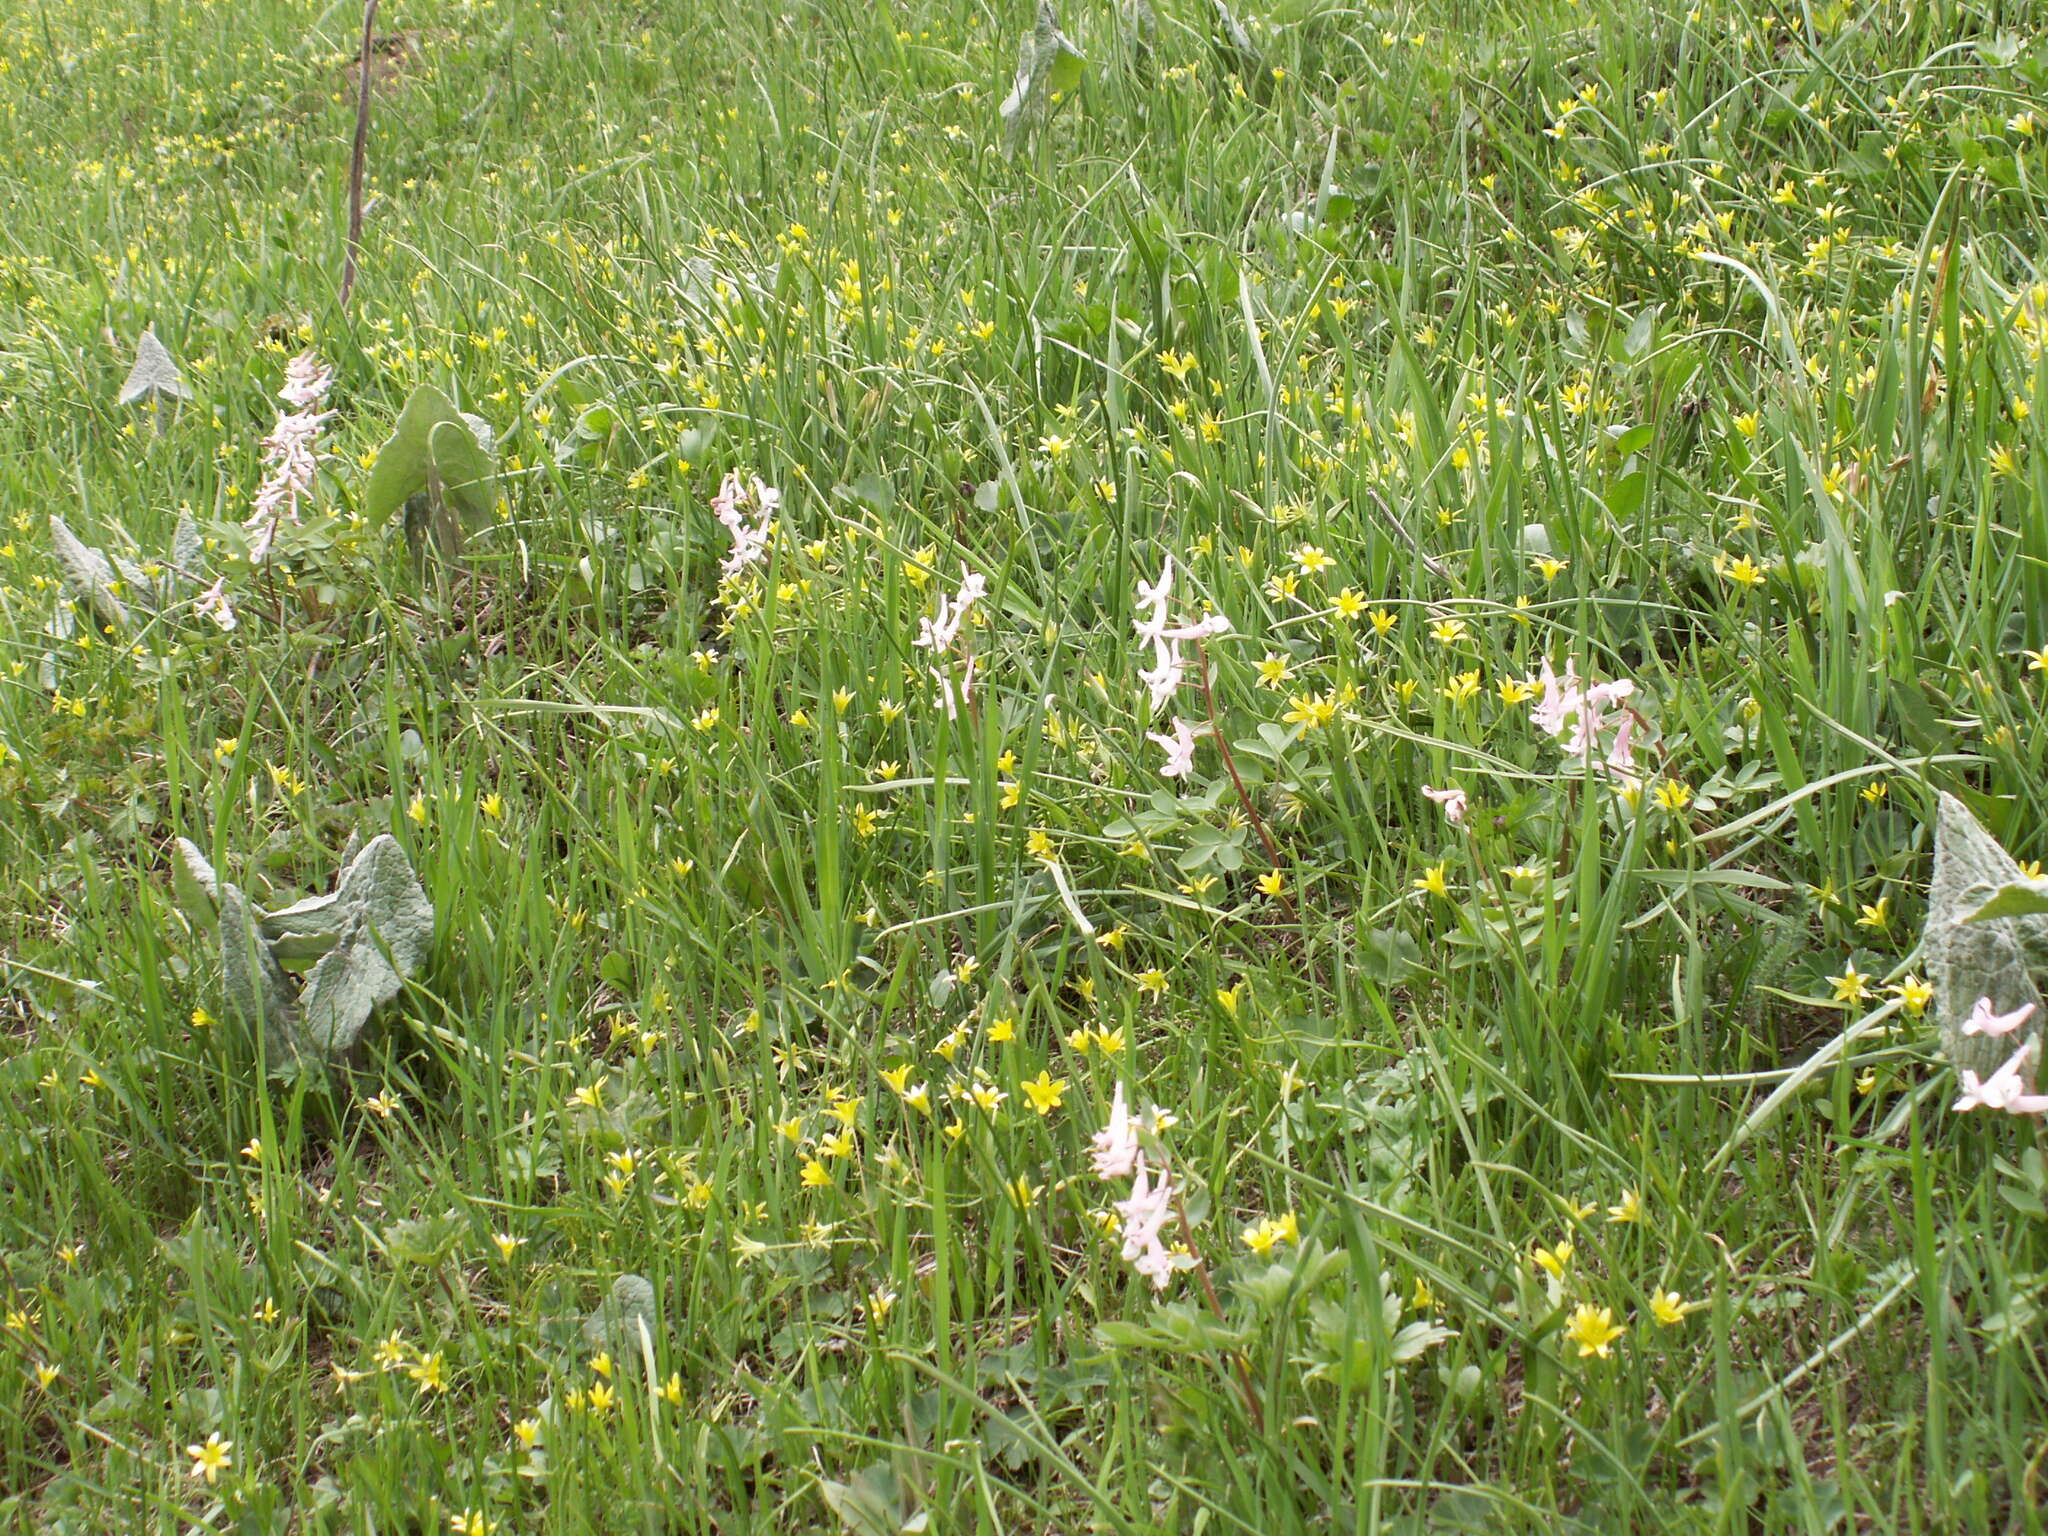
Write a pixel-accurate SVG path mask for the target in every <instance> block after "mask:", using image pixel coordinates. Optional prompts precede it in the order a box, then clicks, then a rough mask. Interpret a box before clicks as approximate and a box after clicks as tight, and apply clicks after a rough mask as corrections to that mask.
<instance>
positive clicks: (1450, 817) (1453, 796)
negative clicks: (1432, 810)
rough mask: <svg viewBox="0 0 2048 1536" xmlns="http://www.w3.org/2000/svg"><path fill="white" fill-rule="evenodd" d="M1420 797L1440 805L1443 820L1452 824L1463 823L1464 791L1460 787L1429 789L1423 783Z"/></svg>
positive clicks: (1458, 824)
mask: <svg viewBox="0 0 2048 1536" xmlns="http://www.w3.org/2000/svg"><path fill="white" fill-rule="evenodd" d="M1422 797H1423V798H1424V799H1425V800H1434V801H1435V802H1436V803H1437V804H1438V805H1440V806H1442V807H1443V808H1444V820H1445V821H1447V822H1449V823H1450V824H1451V825H1452V826H1454V827H1455V826H1460V825H1462V824H1463V823H1464V820H1465V791H1463V790H1462V789H1459V788H1457V787H1456V786H1455V785H1453V786H1450V787H1448V788H1445V789H1431V788H1430V787H1429V786H1428V785H1427V784H1425V785H1423V786H1422Z"/></svg>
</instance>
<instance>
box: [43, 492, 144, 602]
mask: <svg viewBox="0 0 2048 1536" xmlns="http://www.w3.org/2000/svg"><path fill="white" fill-rule="evenodd" d="M50 545H51V549H52V551H53V552H54V553H55V554H56V556H57V569H58V570H60V571H62V572H63V574H64V590H65V591H66V592H68V593H69V594H70V595H71V596H72V597H73V598H75V599H76V600H77V601H79V602H80V603H83V604H84V605H85V606H86V607H87V608H88V609H90V610H91V612H92V616H93V617H94V618H95V619H96V620H98V621H99V622H100V623H101V624H102V625H104V626H106V627H107V628H110V629H114V630H125V629H127V627H128V609H127V606H126V605H125V604H123V603H122V601H121V599H120V597H119V596H118V595H117V594H116V593H115V591H114V583H115V581H116V580H117V579H118V578H117V577H116V576H115V574H114V566H113V563H112V562H111V561H110V560H108V559H107V557H106V556H105V555H103V554H101V553H100V552H99V551H98V550H96V549H94V548H92V547H91V546H90V545H88V544H85V543H83V542H81V541H80V539H79V537H78V535H77V534H75V533H73V532H72V531H71V528H70V525H69V524H67V523H66V522H65V521H64V519H63V518H61V517H59V516H58V515H57V514H56V513H54V512H52V513H51V514H50Z"/></svg>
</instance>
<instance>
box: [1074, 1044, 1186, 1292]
mask: <svg viewBox="0 0 2048 1536" xmlns="http://www.w3.org/2000/svg"><path fill="white" fill-rule="evenodd" d="M1156 1113H1157V1112H1156V1111H1155V1114H1156ZM1089 1156H1090V1158H1091V1159H1092V1160H1093V1161H1094V1164H1095V1176H1096V1177H1097V1178H1100V1179H1123V1178H1128V1179H1129V1180H1130V1181H1131V1193H1130V1196H1129V1198H1128V1199H1124V1200H1119V1201H1117V1202H1116V1207H1115V1209H1116V1213H1117V1216H1118V1218H1119V1219H1120V1220H1121V1221H1122V1223H1123V1260H1124V1262H1125V1263H1126V1264H1128V1265H1130V1266H1131V1268H1133V1269H1135V1270H1136V1271H1137V1272H1138V1273H1139V1274H1141V1275H1143V1276H1144V1277H1145V1278H1146V1279H1147V1280H1150V1281H1151V1282H1152V1288H1153V1289H1154V1290H1159V1291H1163V1290H1165V1289H1166V1286H1167V1282H1168V1281H1170V1280H1172V1279H1173V1277H1174V1275H1175V1274H1176V1273H1178V1272H1179V1271H1181V1270H1183V1269H1193V1268H1194V1267H1195V1261H1194V1258H1193V1256H1192V1255H1190V1254H1186V1253H1178V1252H1176V1251H1174V1250H1173V1249H1171V1248H1169V1247H1167V1246H1166V1244H1165V1242H1164V1241H1163V1234H1164V1232H1165V1231H1166V1224H1167V1223H1168V1222H1169V1221H1171V1220H1172V1219H1173V1217H1174V1213H1175V1210H1176V1209H1177V1207H1178V1204H1179V1199H1180V1196H1179V1192H1178V1191H1177V1190H1176V1189H1175V1188H1174V1186H1173V1181H1172V1179H1170V1178H1169V1177H1168V1176H1167V1174H1166V1171H1165V1170H1164V1169H1161V1170H1159V1174H1158V1178H1157V1181H1156V1182H1155V1181H1154V1179H1153V1175H1152V1170H1151V1169H1149V1168H1147V1167H1146V1166H1145V1150H1144V1148H1143V1146H1141V1145H1140V1144H1139V1141H1138V1121H1137V1119H1136V1118H1135V1117H1134V1116H1133V1115H1132V1114H1131V1112H1130V1108H1129V1106H1128V1105H1127V1104H1125V1102H1124V1085H1123V1084H1122V1083H1118V1084H1117V1085H1116V1097H1115V1098H1114V1099H1113V1100H1112V1101H1111V1103H1110V1106H1109V1124H1107V1125H1106V1126H1104V1127H1103V1128H1102V1129H1101V1130H1099V1131H1097V1132H1096V1133H1095V1138H1094V1150H1093V1151H1092V1152H1091V1153H1090V1154H1089Z"/></svg>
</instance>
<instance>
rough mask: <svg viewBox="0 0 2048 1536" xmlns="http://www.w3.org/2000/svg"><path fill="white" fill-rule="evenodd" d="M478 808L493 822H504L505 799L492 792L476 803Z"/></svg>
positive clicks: (494, 791)
mask: <svg viewBox="0 0 2048 1536" xmlns="http://www.w3.org/2000/svg"><path fill="white" fill-rule="evenodd" d="M476 808H477V809H478V810H480V811H482V812H483V813H484V815H485V816H486V817H488V818H489V819H490V820H492V821H499V820H502V819H503V818H504V815H505V797H504V796H503V795H501V794H499V793H498V792H497V791H496V790H492V791H491V792H490V793H489V794H488V795H485V796H484V797H483V799H481V800H479V801H478V802H477V803H476Z"/></svg>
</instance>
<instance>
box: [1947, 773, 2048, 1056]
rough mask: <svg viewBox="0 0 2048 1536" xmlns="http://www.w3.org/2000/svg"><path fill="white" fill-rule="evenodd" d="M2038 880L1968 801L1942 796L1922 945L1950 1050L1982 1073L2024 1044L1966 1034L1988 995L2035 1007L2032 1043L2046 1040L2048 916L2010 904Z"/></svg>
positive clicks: (1998, 1003)
mask: <svg viewBox="0 0 2048 1536" xmlns="http://www.w3.org/2000/svg"><path fill="white" fill-rule="evenodd" d="M2033 883H2035V882H2031V881H2029V880H2028V879H2027V877H2026V876H2025V875H2023V874H2022V873H2021V871H2020V867H2019V864H2018V863H2017V862H2016V861H2015V860H2014V859H2013V857H2012V855H2011V854H2009V853H2007V852H2006V851H2005V849H2003V848H2002V847H2000V846H1999V844H1998V840H1997V839H1996V838H1994V837H1993V836H1992V835H1991V834H1990V833H1989V832H1987V831H1985V830H1984V828H1983V826H1982V825H1981V824H1980V823H1979V822H1978V820H1977V818H1976V817H1975V816H1973V815H1971V814H1970V811H1969V808H1968V807H1967V806H1965V805H1964V804H1963V803H1962V801H1960V800H1958V799H1956V797H1955V796H1953V795H1949V794H1944V795H1943V796H1942V797H1941V803H1940V806H1939V808H1938V810H1937V812H1936V815H1935V823H1934V876H1933V879H1932V881H1931V882H1930V883H1929V886H1928V891H1927V928H1926V933H1925V937H1924V938H1923V940H1922V946H1923V950H1924V952H1925V954H1926V957H1927V966H1928V970H1929V972H1930V976H1929V979H1930V980H1931V981H1932V982H1933V984H1934V994H1935V1018H1936V1021H1937V1022H1938V1023H1939V1025H1940V1027H1941V1042H1942V1047H1943V1049H1944V1050H1945V1051H1946V1052H1947V1053H1948V1057H1949V1060H1951V1061H1953V1062H1954V1063H1955V1064H1956V1066H1957V1067H1959V1068H1962V1067H1967V1068H1969V1069H1970V1070H1971V1071H1973V1072H1975V1073H1977V1074H1978V1075H1979V1076H1988V1075H1990V1074H1991V1073H1992V1072H1994V1071H1996V1070H1997V1069H1998V1068H1999V1067H2000V1066H2001V1065H2002V1064H2003V1063H2004V1062H2005V1061H2006V1060H2008V1059H2009V1058H2010V1057H2011V1055H2012V1053H2013V1052H2014V1051H2015V1050H2016V1049H2018V1048H2019V1046H2020V1045H2022V1044H2023V1043H2024V1040H2023V1039H2019V1038H2013V1037H2009V1036H2008V1037H2005V1038H1996V1037H1991V1036H1986V1035H1982V1034H1975V1035H1970V1034H1964V1033H1963V1023H1964V1021H1965V1020H1967V1019H1968V1018H1969V1017H1970V1014H1971V1011H1972V1010H1973V1009H1975V1007H1976V1006H1977V999H1979V998H1980V997H1988V998H1990V999H1991V1003H1992V1007H1993V1008H1994V1009H1996V1010H1997V1011H1998V1012H2000V1013H2006V1012H2010V1011H2011V1010H2012V1009H2015V1008H2018V1007H2021V1006H2023V1005H2025V1004H2027V1003H2033V1004H2035V1005H2036V1008H2037V1012H2036V1015H2035V1018H2036V1020H2037V1022H2036V1023H2035V1024H2034V1026H2033V1028H2032V1030H2030V1031H2029V1034H2028V1037H2027V1038H2036V1039H2038V1038H2039V1034H2040V1027H2041V1026H2040V1024H2039V1023H2038V1020H2039V1018H2040V1014H2039V1012H2038V1008H2039V1005H2040V1003H2041V991H2040V985H2039V983H2038V982H2037V980H2036V979H2035V974H2034V964H2035V957H2037V956H2039V955H2042V954H2044V953H2048V916H2043V915H2041V914H2039V913H2035V912H2026V911H2018V910H2012V908H2013V907H2014V905H2015V904H2014V903H2013V902H2009V901H2006V900H2005V897H2006V893H2008V892H2011V891H2013V890H2015V889H2021V890H2023V889H2025V888H2026V887H2028V886H2030V885H2031V884H2033ZM1987 908H1989V909H1990V911H1989V914H1988V915H1987Z"/></svg>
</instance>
